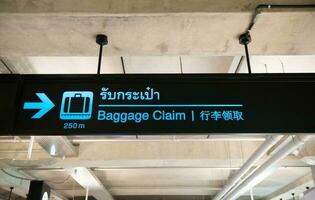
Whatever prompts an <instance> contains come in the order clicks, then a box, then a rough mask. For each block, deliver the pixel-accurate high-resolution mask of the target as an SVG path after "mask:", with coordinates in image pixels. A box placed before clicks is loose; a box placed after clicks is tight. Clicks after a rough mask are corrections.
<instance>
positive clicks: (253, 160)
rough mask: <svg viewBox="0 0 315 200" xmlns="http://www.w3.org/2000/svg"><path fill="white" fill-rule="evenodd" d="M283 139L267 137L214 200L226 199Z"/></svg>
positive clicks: (278, 136)
mask: <svg viewBox="0 0 315 200" xmlns="http://www.w3.org/2000/svg"><path fill="white" fill-rule="evenodd" d="M282 137H283V136H282V135H272V136H269V137H267V139H266V141H265V142H264V143H263V144H262V145H261V146H260V147H259V148H258V149H257V150H256V151H255V152H254V154H253V155H252V156H251V157H250V158H249V159H248V160H247V161H246V162H245V164H244V165H243V166H242V167H241V169H239V170H238V171H237V172H236V174H235V175H234V176H233V177H232V178H231V179H230V180H229V181H228V182H227V184H225V186H224V187H223V189H222V190H221V191H220V192H219V193H218V194H216V196H215V197H214V198H213V200H220V199H222V197H224V196H225V195H226V194H227V193H228V192H229V191H230V190H231V189H232V188H233V186H235V184H237V183H238V182H239V181H240V180H241V179H242V177H243V176H244V175H245V174H246V173H247V172H248V171H249V170H250V169H251V168H252V167H253V166H255V165H256V164H257V162H258V161H259V160H260V159H261V158H262V157H263V156H264V155H266V153H267V152H268V150H269V149H271V147H273V146H274V145H275V144H276V143H277V142H279V141H280V140H281V138H282Z"/></svg>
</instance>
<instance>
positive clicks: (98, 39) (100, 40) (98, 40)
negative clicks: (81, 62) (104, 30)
mask: <svg viewBox="0 0 315 200" xmlns="http://www.w3.org/2000/svg"><path fill="white" fill-rule="evenodd" d="M96 43H97V44H98V45H100V50H99V54H98V67H97V75H100V73H101V65H102V54H103V46H104V45H107V44H108V39H107V36H106V35H103V34H98V35H97V36H96Z"/></svg>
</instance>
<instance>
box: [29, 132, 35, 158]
mask: <svg viewBox="0 0 315 200" xmlns="http://www.w3.org/2000/svg"><path fill="white" fill-rule="evenodd" d="M34 138H35V137H34V136H31V139H30V143H29V145H28V150H27V159H28V160H30V159H31V157H32V150H33V144H34Z"/></svg>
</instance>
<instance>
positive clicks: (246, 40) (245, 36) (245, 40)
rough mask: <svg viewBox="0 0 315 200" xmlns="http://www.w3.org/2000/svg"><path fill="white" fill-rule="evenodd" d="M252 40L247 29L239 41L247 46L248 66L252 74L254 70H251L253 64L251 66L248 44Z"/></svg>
mask: <svg viewBox="0 0 315 200" xmlns="http://www.w3.org/2000/svg"><path fill="white" fill-rule="evenodd" d="M251 41H252V38H251V36H250V33H249V31H247V32H246V33H243V34H242V35H240V37H239V42H240V44H242V45H244V47H245V55H246V61H247V68H248V73H249V74H251V73H252V70H251V66H250V59H249V53H248V46H247V45H248V44H249V43H250V42H251Z"/></svg>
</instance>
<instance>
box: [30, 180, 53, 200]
mask: <svg viewBox="0 0 315 200" xmlns="http://www.w3.org/2000/svg"><path fill="white" fill-rule="evenodd" d="M49 199H50V187H49V186H48V185H47V184H46V183H45V182H44V181H31V183H30V188H29V191H28V195H27V200H49Z"/></svg>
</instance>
